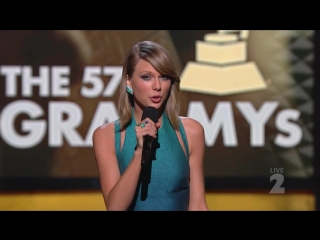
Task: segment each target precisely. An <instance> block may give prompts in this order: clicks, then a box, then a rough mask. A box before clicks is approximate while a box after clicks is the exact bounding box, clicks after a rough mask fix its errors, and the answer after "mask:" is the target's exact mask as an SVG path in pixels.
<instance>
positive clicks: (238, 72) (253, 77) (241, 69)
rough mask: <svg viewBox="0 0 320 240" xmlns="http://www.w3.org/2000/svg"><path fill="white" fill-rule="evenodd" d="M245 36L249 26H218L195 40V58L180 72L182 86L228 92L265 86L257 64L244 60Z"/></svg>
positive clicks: (201, 90)
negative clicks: (219, 27)
mask: <svg viewBox="0 0 320 240" xmlns="http://www.w3.org/2000/svg"><path fill="white" fill-rule="evenodd" d="M234 32H235V33H234ZM237 33H239V34H237ZM248 36H249V30H218V33H209V34H206V35H205V37H204V41H196V62H193V61H191V62H188V63H187V65H186V67H185V68H184V70H183V72H182V73H181V84H180V88H181V90H183V91H190V92H200V93H207V94H216V95H229V94H234V93H242V92H250V91H257V90H261V89H266V88H267V84H266V81H265V80H264V78H263V76H262V74H261V73H260V71H259V69H258V67H257V65H256V64H255V63H254V62H252V61H249V62H246V60H247V42H246V40H247V39H248Z"/></svg>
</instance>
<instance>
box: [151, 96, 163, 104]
mask: <svg viewBox="0 0 320 240" xmlns="http://www.w3.org/2000/svg"><path fill="white" fill-rule="evenodd" d="M150 99H151V101H152V102H153V103H159V102H160V101H161V97H160V96H155V97H151V98H150Z"/></svg>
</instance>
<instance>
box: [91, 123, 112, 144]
mask: <svg viewBox="0 0 320 240" xmlns="http://www.w3.org/2000/svg"><path fill="white" fill-rule="evenodd" d="M114 130H115V122H114V121H113V122H108V123H105V124H103V125H101V126H99V127H97V128H96V129H95V130H94V132H93V135H92V140H93V143H94V142H95V141H97V140H99V141H101V140H107V139H110V138H111V140H112V139H114Z"/></svg>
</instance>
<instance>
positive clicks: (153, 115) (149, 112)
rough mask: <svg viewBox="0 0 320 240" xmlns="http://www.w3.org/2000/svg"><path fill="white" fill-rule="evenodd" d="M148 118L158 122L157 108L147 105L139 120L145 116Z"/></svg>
mask: <svg viewBox="0 0 320 240" xmlns="http://www.w3.org/2000/svg"><path fill="white" fill-rule="evenodd" d="M147 117H148V118H150V119H151V120H152V121H153V122H154V123H157V122H158V110H157V109H156V108H155V107H152V106H148V107H145V109H144V110H143V112H142V117H141V121H142V120H143V119H145V118H147Z"/></svg>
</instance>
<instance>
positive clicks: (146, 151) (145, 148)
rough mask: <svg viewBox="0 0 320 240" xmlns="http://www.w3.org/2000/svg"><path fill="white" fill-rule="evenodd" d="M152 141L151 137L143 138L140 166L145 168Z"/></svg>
mask: <svg viewBox="0 0 320 240" xmlns="http://www.w3.org/2000/svg"><path fill="white" fill-rule="evenodd" d="M152 140H153V139H152V138H151V137H145V139H144V141H143V147H142V158H141V166H145V165H146V164H147V162H148V160H149V157H150V154H151V147H152Z"/></svg>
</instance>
